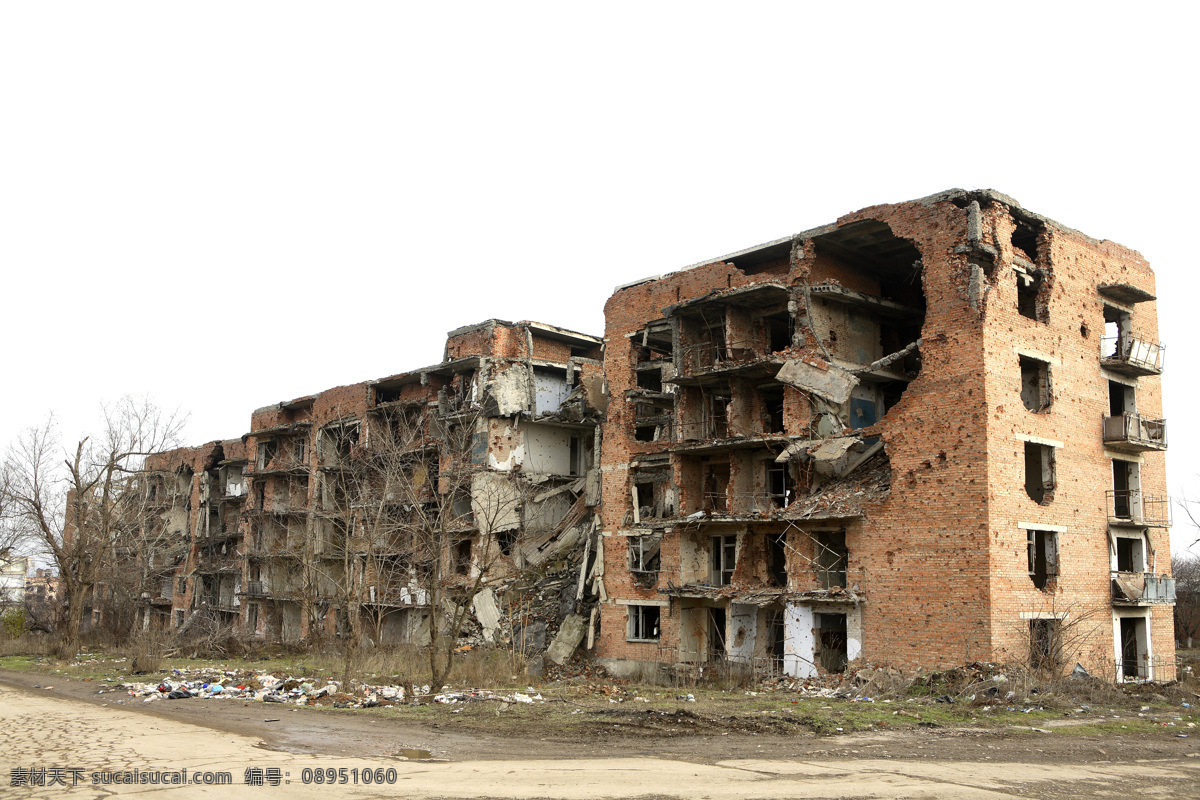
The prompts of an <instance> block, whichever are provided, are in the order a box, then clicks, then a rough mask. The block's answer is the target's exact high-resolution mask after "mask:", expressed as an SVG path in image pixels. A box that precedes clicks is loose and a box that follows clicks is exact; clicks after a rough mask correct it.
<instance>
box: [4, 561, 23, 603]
mask: <svg viewBox="0 0 1200 800" xmlns="http://www.w3.org/2000/svg"><path fill="white" fill-rule="evenodd" d="M27 572H29V559H28V558H14V559H13V560H11V561H3V560H0V603H21V602H24V600H25V574H26V573H27Z"/></svg>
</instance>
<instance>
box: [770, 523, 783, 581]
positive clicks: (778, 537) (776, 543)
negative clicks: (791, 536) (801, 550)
mask: <svg viewBox="0 0 1200 800" xmlns="http://www.w3.org/2000/svg"><path fill="white" fill-rule="evenodd" d="M787 546H788V545H787V534H786V533H769V534H767V574H768V575H769V576H770V578H771V584H772V585H773V586H787V582H788V574H787Z"/></svg>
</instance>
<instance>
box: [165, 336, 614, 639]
mask: <svg viewBox="0 0 1200 800" xmlns="http://www.w3.org/2000/svg"><path fill="white" fill-rule="evenodd" d="M600 357H601V340H600V339H599V338H597V337H594V336H588V335H586V334H581V333H576V332H573V331H568V330H564V329H562V328H556V327H553V326H550V325H544V324H540V323H536V322H520V323H509V322H502V321H500V320H489V321H487V322H484V323H482V324H479V325H472V326H468V327H465V328H460V329H458V330H455V331H453V332H451V333H450V334H449V337H448V340H447V343H446V349H445V356H444V360H443V361H442V362H440V363H438V364H435V365H432V366H428V367H424V368H421V369H417V370H413V371H410V372H405V373H401V374H398V375H392V376H390V377H387V378H383V379H380V380H375V381H368V382H363V383H357V384H353V385H350V386H340V387H336V388H333V389H328V390H326V391H323V392H320V393H318V394H314V395H310V396H307V397H302V398H299V399H296V400H291V401H287V402H282V403H278V404H276V405H271V406H267V407H265V408H260V409H258V410H257V411H255V412H254V413H253V415H252V417H251V426H250V432H249V433H247V434H246V435H244V436H242V437H241V438H240V439H234V440H229V441H221V442H212V443H209V444H206V445H203V446H200V447H195V448H184V449H181V450H176V451H172V452H169V453H163V454H159V455H156V456H154V457H152V458H151V460H150V462H149V463H148V465H147V466H148V477H147V479H146V481H145V485H146V489H145V491H146V493H147V502H148V504H149V505H151V506H152V507H155V508H156V509H157V513H156V514H155V520H156V522H155V526H154V527H156V529H157V530H158V531H159V532H160V535H159V536H158V538H156V539H155V542H156V545H155V546H154V547H153V548H152V552H150V553H149V554H148V556H147V559H148V561H149V563H150V565H151V566H152V567H153V568H154V571H155V575H154V579H153V580H152V581H150V586H149V590H148V591H147V592H145V593H144V594H143V597H142V606H143V609H144V617H143V620H144V622H143V624H144V626H145V627H146V628H148V629H150V628H164V629H165V628H175V629H180V628H185V627H188V626H190V625H192V624H193V623H194V622H195V621H197V620H200V619H204V620H210V621H212V620H215V621H217V622H220V623H224V624H225V625H226V626H227V627H228V628H229V629H232V630H236V631H237V632H239V633H241V634H243V635H249V636H256V637H260V638H267V639H273V640H282V641H295V640H300V639H304V638H309V639H312V638H315V637H316V636H322V635H337V634H343V635H344V634H346V633H348V632H349V628H351V627H356V629H357V630H358V632H359V633H361V634H363V635H365V636H367V637H368V638H370V639H372V640H374V641H379V642H398V641H408V642H421V641H424V640H425V639H427V637H428V632H429V627H428V624H429V622H428V620H429V611H430V608H429V607H430V605H431V601H430V599H429V598H428V597H427V596H426V595H427V591H426V589H427V587H428V586H429V583H428V580H427V578H423V577H422V576H420V575H418V574H417V570H418V569H419V565H418V564H416V563H414V560H413V553H412V549H413V542H412V541H400V539H399V537H397V536H396V532H397V531H401V530H412V529H414V528H419V527H420V526H419V525H417V524H416V523H414V522H413V520H414V516H415V515H424V516H421V517H420V518H421V519H424V520H433V521H434V523H433V524H431V523H429V522H426V524H425V527H426V528H436V534H437V535H438V536H440V537H442V539H441V540H439V541H441V545H444V550H445V552H444V553H443V554H442V555H441V557H440V559H439V564H438V566H437V569H438V570H439V574H440V577H441V579H442V584H444V585H447V586H449V587H451V590H450V592H449V594H450V596H453V586H454V585H456V584H457V585H460V586H461V585H466V584H469V583H470V582H472V581H474V580H475V579H476V578H477V577H479V576H480V573H481V571H483V570H486V575H485V578H486V581H485V582H486V583H487V584H488V585H489V586H492V585H503V584H504V579H505V578H506V577H508V576H512V575H518V574H523V573H527V572H528V571H529V570H531V569H536V568H539V567H543V566H545V565H547V564H551V563H552V562H553V560H554V559H556V558H558V559H562V558H564V557H568V556H569V555H571V554H574V555H575V556H576V557H577V551H578V549H579V547H580V546H581V545H582V543H583V542H584V540H585V538H587V537H589V536H590V535H591V534H592V532H593V531H592V526H591V523H592V519H593V515H592V510H591V509H592V507H594V506H595V505H597V504H598V502H599V479H598V472H597V471H596V470H595V469H594V468H593V467H594V463H593V462H594V458H595V452H596V439H597V436H598V433H597V425H596V419H597V409H596V407H595V405H593V403H601V404H602V402H603V401H602V395H601V394H600V392H601V389H602V383H603V380H602V377H601V370H602V365H601V361H600ZM456 443H457V444H456ZM371 458H374V461H371V460H370V459H371ZM381 459H382V461H381ZM364 462H370V463H373V464H375V465H376V467H375V468H374V471H373V472H363V471H361V470H360V469H359V465H361V464H363V463H364ZM380 463H383V464H384V465H385V466H384V467H382V468H380V467H378V465H379V464H380ZM387 465H391V466H387ZM381 469H382V471H383V472H387V470H389V469H391V470H392V471H393V474H391V475H387V474H382V475H381ZM589 472H591V474H592V476H593V481H592V486H591V487H590V490H589V486H588V481H587V475H588V473H589ZM589 495H590V499H589ZM381 508H384V509H386V511H385V512H381V511H379V509H381ZM381 514H384V515H386V516H387V520H386V522H385V524H383V525H380V524H379V519H380V515H381ZM372 525H374V527H372ZM373 530H378V531H382V534H381V535H380V536H379V537H376V538H372V536H371V531H373ZM518 533H519V536H518ZM388 537H395V538H388ZM441 545H439V546H441ZM473 611H474V618H475V620H476V622H477V624H478V625H480V626H481V627H482V629H483V635H484V638H485V639H492V638H493V635H494V634H495V633H496V631H497V629H498V628H499V627H503V626H505V625H511V620H507V619H500V618H501V617H503V616H504V614H502V613H501V612H502V610H501V609H499V608H498V607H497V602H496V593H495V591H493V590H491V589H486V590H485V591H484V592H482V593H481V594H480V596H479V597H477V598H476V601H475V603H474V606H473ZM529 613H530V612H529V610H528V609H526V617H528V615H529ZM352 614H353V615H358V616H360V617H361V619H358V620H357V625H356V626H351V625H350V620H349V619H348V617H350V616H351V615H352ZM548 622H549V625H550V627H551V628H553V626H554V625H555V624H556V623H557V620H549V621H548ZM506 631H507V634H508V635H511V628H509V629H506Z"/></svg>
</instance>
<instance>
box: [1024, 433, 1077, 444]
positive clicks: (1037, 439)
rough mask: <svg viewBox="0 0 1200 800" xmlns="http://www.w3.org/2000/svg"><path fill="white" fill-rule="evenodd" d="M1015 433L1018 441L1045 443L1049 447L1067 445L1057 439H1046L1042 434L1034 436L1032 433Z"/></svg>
mask: <svg viewBox="0 0 1200 800" xmlns="http://www.w3.org/2000/svg"><path fill="white" fill-rule="evenodd" d="M1014 435H1015V437H1016V439H1017V441H1018V442H1029V443H1030V444H1044V445H1046V446H1047V447H1055V448H1057V447H1066V445H1064V444H1063V443H1062V442H1060V441H1058V440H1057V439H1046V438H1044V437H1041V436H1034V435H1033V434H1031V433H1018V434H1014Z"/></svg>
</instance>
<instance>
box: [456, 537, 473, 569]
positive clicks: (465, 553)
mask: <svg viewBox="0 0 1200 800" xmlns="http://www.w3.org/2000/svg"><path fill="white" fill-rule="evenodd" d="M454 574H456V575H470V574H471V540H470V539H460V540H458V541H457V542H455V543H454Z"/></svg>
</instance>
